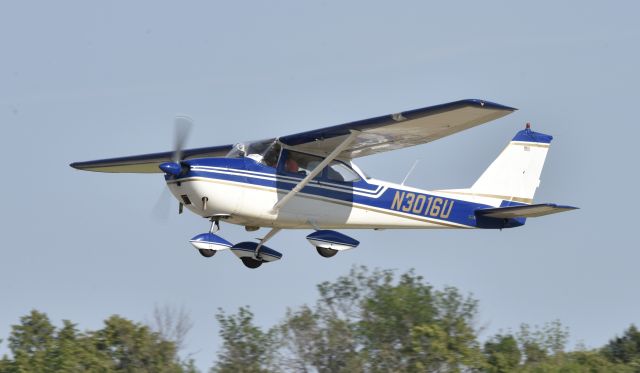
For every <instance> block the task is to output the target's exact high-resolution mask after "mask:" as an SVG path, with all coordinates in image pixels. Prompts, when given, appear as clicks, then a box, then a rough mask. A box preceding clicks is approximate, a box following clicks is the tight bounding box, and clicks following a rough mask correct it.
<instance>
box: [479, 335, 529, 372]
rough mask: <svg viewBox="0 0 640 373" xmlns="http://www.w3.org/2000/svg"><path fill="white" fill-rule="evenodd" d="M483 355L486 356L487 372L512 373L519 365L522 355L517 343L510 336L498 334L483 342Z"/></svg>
mask: <svg viewBox="0 0 640 373" xmlns="http://www.w3.org/2000/svg"><path fill="white" fill-rule="evenodd" d="M484 353H485V355H486V356H487V364H488V365H489V366H488V369H487V370H488V372H490V373H503V372H504V373H506V372H512V371H514V370H515V368H516V367H517V366H518V365H519V364H520V359H521V358H522V354H521V353H520V349H519V348H518V341H516V338H515V337H514V336H513V335H511V334H506V335H501V334H498V335H496V336H494V337H493V338H491V339H490V340H488V341H487V342H485V344H484Z"/></svg>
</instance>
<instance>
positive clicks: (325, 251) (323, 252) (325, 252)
mask: <svg viewBox="0 0 640 373" xmlns="http://www.w3.org/2000/svg"><path fill="white" fill-rule="evenodd" d="M316 250H318V254H320V256H321V257H324V258H331V257H332V256H334V255H336V254H337V253H338V250H334V249H329V248H328V247H320V246H316Z"/></svg>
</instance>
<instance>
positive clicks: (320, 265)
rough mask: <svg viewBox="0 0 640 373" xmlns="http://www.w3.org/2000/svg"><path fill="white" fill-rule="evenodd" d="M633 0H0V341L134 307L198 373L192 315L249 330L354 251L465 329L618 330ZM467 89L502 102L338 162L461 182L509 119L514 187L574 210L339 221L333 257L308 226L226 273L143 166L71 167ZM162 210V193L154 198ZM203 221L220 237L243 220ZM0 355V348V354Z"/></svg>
mask: <svg viewBox="0 0 640 373" xmlns="http://www.w3.org/2000/svg"><path fill="white" fill-rule="evenodd" d="M639 8H640V5H638V3H637V2H633V1H626V2H624V1H613V2H606V3H605V2H595V1H587V2H584V1H583V2H556V1H536V2H512V1H483V2H425V1H398V2H390V1H314V2H300V1H293V0H291V1H270V2H249V1H229V2H220V1H215V2H214V1H202V2H193V1H185V2H179V3H178V2H168V1H165V2H162V1H138V2H125V1H112V2H96V1H75V2H74V1H57V2H33V1H20V2H18V1H4V2H2V3H1V4H0V48H1V49H0V50H1V51H2V52H1V54H0V125H1V127H0V128H2V136H0V141H1V146H0V152H1V153H0V155H1V156H2V159H3V163H4V166H3V167H2V169H4V170H5V171H6V172H7V174H5V175H4V177H3V180H4V182H3V183H2V184H1V186H0V188H1V189H0V191H1V193H2V195H4V196H5V199H4V201H3V203H2V214H1V215H0V219H1V220H0V235H1V240H2V241H1V242H2V245H1V249H0V338H2V339H6V337H7V336H8V334H9V331H10V325H11V324H15V323H17V322H18V320H19V317H20V316H23V315H25V314H27V313H28V312H29V311H30V310H31V309H38V310H41V311H44V312H46V313H47V314H48V315H49V316H50V317H51V319H52V320H53V321H54V322H55V323H56V324H58V325H60V323H61V320H62V319H70V320H72V321H74V322H76V323H78V327H79V328H80V329H82V330H84V329H97V328H100V327H101V326H102V321H103V320H104V319H105V318H107V317H108V316H109V315H112V314H120V315H123V316H125V317H127V318H130V319H133V320H137V321H144V320H145V319H150V317H151V314H152V312H153V308H154V306H155V305H157V304H160V305H161V304H170V305H176V306H178V307H179V306H183V307H184V308H185V309H186V310H188V311H189V312H190V314H191V318H192V320H193V322H194V324H195V326H194V329H193V330H192V331H191V333H190V334H189V336H188V337H187V341H186V342H187V346H186V350H185V352H188V353H192V354H193V355H192V356H193V357H194V358H195V359H196V362H197V364H198V366H199V367H201V368H203V369H204V368H206V367H209V366H211V365H212V363H213V361H214V360H215V352H216V350H217V348H218V347H219V346H220V338H219V337H218V335H217V332H218V326H217V323H216V321H215V319H214V315H215V313H216V312H217V310H218V309H219V308H222V309H224V310H226V311H228V312H233V311H234V310H236V309H237V307H239V306H243V305H249V306H250V307H251V309H252V310H253V312H254V313H255V315H256V321H257V322H258V323H259V324H260V325H263V326H270V325H273V324H274V323H277V322H278V321H279V320H280V319H281V317H282V315H283V314H284V311H285V310H286V308H287V307H295V306H298V305H302V304H304V303H311V302H314V300H315V299H316V296H317V293H316V289H315V285H316V284H318V283H319V282H321V281H325V280H333V279H335V278H337V277H338V276H340V275H344V274H346V273H347V272H348V270H349V269H350V268H351V267H352V266H353V265H366V266H368V267H370V268H389V269H397V270H398V271H401V272H402V271H406V270H409V269H410V268H414V269H415V271H416V273H417V274H419V275H422V276H424V278H425V280H426V281H428V282H430V283H431V284H433V285H435V286H436V287H442V286H445V285H451V286H456V287H458V288H459V289H460V290H461V291H462V292H463V293H471V294H473V296H474V297H475V298H477V299H478V300H479V301H480V312H479V315H478V324H479V325H481V326H483V327H484V328H485V329H484V331H483V334H482V335H481V337H482V338H487V337H489V336H490V335H492V334H494V333H496V332H498V331H501V330H507V329H510V328H511V329H516V328H517V327H518V325H519V324H520V323H523V322H525V323H529V324H532V325H535V324H538V325H540V324H543V323H545V322H548V321H552V320H555V319H559V320H560V321H561V322H562V323H563V324H564V325H566V326H568V327H569V328H570V331H571V346H573V345H575V344H578V343H583V344H584V345H586V346H587V347H598V346H601V345H603V344H604V343H606V342H607V341H608V339H609V338H612V337H613V336H614V335H616V334H620V333H622V331H623V330H624V329H625V328H626V327H628V326H629V324H631V323H636V324H638V323H640V319H639V315H640V297H638V290H637V289H638V284H639V283H640V271H638V263H639V262H640V252H639V251H638V246H637V236H636V234H635V233H636V229H637V227H636V226H635V221H636V219H635V218H636V214H637V211H638V207H639V203H638V199H637V198H634V197H632V196H631V197H629V193H633V192H635V189H636V186H637V185H638V182H639V181H640V178H639V176H638V173H637V169H638V167H637V161H638V155H637V153H636V149H637V139H638V137H639V136H640V127H639V126H637V125H636V123H635V122H636V121H637V118H636V111H635V110H636V108H637V106H638V102H637V100H638V99H640V95H639V94H638V87H639V86H640V73H639V72H638V68H637V67H638V66H640V48H639V47H638V46H639V45H640V24H639V23H638V22H637V14H638V12H639V11H640V9H639ZM464 98H480V99H485V100H489V101H494V102H498V103H501V104H504V105H508V106H513V107H517V108H518V109H519V110H518V111H517V112H515V113H514V114H511V115H509V116H507V117H504V118H501V119H499V120H496V121H494V122H490V123H488V124H485V125H482V126H479V127H476V128H474V129H471V130H468V131H465V132H463V133H459V134H456V135H454V136H451V137H447V138H445V139H441V140H438V141H435V142H433V143H430V144H426V145H421V146H417V147H413V148H408V149H403V150H398V151H394V152H389V153H383V154H379V155H374V156H370V157H365V158H362V159H358V161H357V164H358V165H359V166H360V167H361V168H363V169H364V170H366V172H367V173H369V174H371V175H372V176H374V177H375V178H378V179H384V180H390V181H395V182H400V181H402V179H403V178H404V176H405V174H406V172H407V171H408V170H409V168H411V165H412V164H413V162H414V161H415V160H419V163H418V165H417V167H416V168H415V170H414V172H413V173H412V174H411V175H410V177H409V179H408V181H407V184H408V185H411V186H415V187H420V188H426V189H431V188H433V189H441V188H464V187H468V186H470V185H471V184H472V183H473V182H474V180H475V179H476V178H477V177H478V176H479V175H480V174H481V173H482V171H483V170H484V169H485V168H486V167H487V166H488V165H489V164H490V162H491V161H492V160H493V159H494V158H495V157H496V156H497V154H498V153H499V152H500V151H501V149H502V148H503V147H504V146H505V145H506V143H507V142H508V141H509V140H510V139H511V137H512V136H513V135H514V134H515V132H516V131H518V130H520V129H521V128H523V127H524V123H525V122H531V123H532V127H533V129H534V130H536V131H539V132H543V133H548V134H551V135H553V136H554V141H553V143H552V146H551V149H550V152H549V155H548V157H547V163H546V166H545V168H544V170H543V173H542V178H541V179H542V183H541V186H540V188H539V189H538V192H537V194H536V198H535V200H536V201H537V202H554V203H561V204H569V205H574V206H579V207H580V208H581V209H580V210H577V211H573V212H568V213H563V214H557V215H553V216H547V217H544V218H537V219H529V221H528V222H527V224H526V226H524V227H522V228H517V229H510V230H503V231H494V230H487V231H481V230H473V231H466V230H465V231H456V230H442V231H440V230H409V231H402V230H385V231H379V232H374V231H366V230H358V231H346V232H345V233H347V234H349V235H351V236H353V237H355V238H357V239H358V240H360V242H361V244H360V246H359V247H358V248H357V249H355V250H351V251H348V252H344V253H340V254H339V255H337V256H336V257H334V258H332V259H325V258H321V257H320V256H319V255H318V254H317V253H316V251H315V250H314V249H313V248H312V247H311V245H309V244H308V243H307V242H306V240H305V238H304V237H305V236H306V235H307V234H308V233H309V232H308V231H285V232H281V233H280V234H278V235H277V236H275V237H274V238H273V239H272V240H271V241H270V245H269V246H270V247H272V248H274V249H277V250H278V251H281V252H282V253H283V254H284V257H283V260H281V261H279V262H277V263H273V264H269V265H264V266H262V267H261V268H259V269H258V270H249V269H247V268H245V267H244V266H242V265H241V263H240V261H238V260H237V259H236V258H235V257H234V256H233V255H232V254H231V253H228V252H224V253H221V254H219V255H216V256H215V257H213V258H209V259H205V258H203V257H201V256H200V255H199V254H198V253H197V252H196V251H195V250H194V249H193V248H192V247H191V246H190V245H189V243H188V240H189V239H190V238H191V237H193V236H195V235H196V234H198V233H202V232H205V231H207V229H208V222H207V221H206V220H204V219H202V218H199V217H197V216H195V215H193V214H189V213H186V214H183V215H180V216H178V215H177V214H172V215H171V216H170V217H169V218H168V219H166V220H158V219H156V218H154V217H153V214H152V211H153V208H154V206H155V205H156V202H157V200H158V198H159V196H160V195H162V193H163V188H164V181H163V178H162V176H161V175H159V174H154V175H129V174H101V173H89V172H80V171H77V170H74V169H72V168H70V167H69V166H68V164H69V163H71V162H74V161H84V160H90V159H100V158H109V157H115V156H124V155H133V154H142V153H149V152H156V151H167V150H170V149H171V147H172V141H173V140H172V137H173V127H172V126H173V118H174V117H175V116H176V115H177V114H187V115H189V116H190V117H192V118H193V119H194V121H195V127H194V129H193V131H192V133H191V137H190V139H189V143H188V145H189V147H201V146H213V145H220V144H228V143H234V142H239V141H244V140H253V139H261V138H269V137H274V136H279V135H287V134H291V133H296V132H301V131H305V130H311V129H316V128H320V127H324V126H330V125H335V124H340V123H345V122H349V121H353V120H358V119H364V118H369V117H374V116H378V115H384V114H388V113H393V112H398V111H402V110H409V109H415V108H419V107H425V106H431V105H436V104H440V103H445V102H449V101H454V100H458V99H464ZM176 210H177V206H176ZM264 232H266V230H262V231H260V232H245V231H244V229H243V228H242V227H237V226H233V225H229V224H226V225H224V224H223V226H222V231H221V232H220V235H221V236H222V237H224V238H226V239H227V240H229V241H232V242H240V241H246V240H248V239H252V238H254V237H258V236H259V235H262V234H264ZM6 351H7V348H6V341H5V342H4V343H3V344H2V345H0V353H4V352H6Z"/></svg>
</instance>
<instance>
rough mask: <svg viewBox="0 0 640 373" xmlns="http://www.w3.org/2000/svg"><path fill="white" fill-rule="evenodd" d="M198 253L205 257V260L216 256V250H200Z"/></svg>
mask: <svg viewBox="0 0 640 373" xmlns="http://www.w3.org/2000/svg"><path fill="white" fill-rule="evenodd" d="M198 251H199V252H200V255H202V256H204V257H205V258H211V257H212V256H214V255H216V251H215V250H210V249H198Z"/></svg>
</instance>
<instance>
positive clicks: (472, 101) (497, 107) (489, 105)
mask: <svg viewBox="0 0 640 373" xmlns="http://www.w3.org/2000/svg"><path fill="white" fill-rule="evenodd" d="M461 102H464V103H467V104H470V105H473V106H480V107H483V108H486V109H494V110H504V111H512V112H513V111H516V110H518V108H514V107H511V106H507V105H502V104H498V103H496V102H492V101H487V100H482V99H478V98H468V99H465V100H461Z"/></svg>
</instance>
